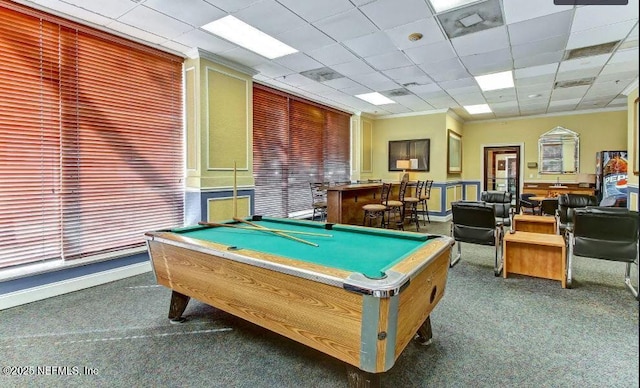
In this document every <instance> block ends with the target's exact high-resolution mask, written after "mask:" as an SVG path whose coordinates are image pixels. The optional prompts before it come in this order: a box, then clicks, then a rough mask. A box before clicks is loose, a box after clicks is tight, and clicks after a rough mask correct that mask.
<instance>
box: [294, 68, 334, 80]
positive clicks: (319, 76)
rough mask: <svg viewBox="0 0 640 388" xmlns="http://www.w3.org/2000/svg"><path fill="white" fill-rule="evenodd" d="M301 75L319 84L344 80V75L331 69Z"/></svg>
mask: <svg viewBox="0 0 640 388" xmlns="http://www.w3.org/2000/svg"><path fill="white" fill-rule="evenodd" d="M300 74H301V75H303V76H305V77H307V78H311V79H312V80H314V81H318V82H324V81H330V80H332V79H336V78H344V75H342V74H340V73H337V72H336V71H334V70H333V69H331V68H329V67H321V68H319V69H312V70H307V71H303V72H302V73H300Z"/></svg>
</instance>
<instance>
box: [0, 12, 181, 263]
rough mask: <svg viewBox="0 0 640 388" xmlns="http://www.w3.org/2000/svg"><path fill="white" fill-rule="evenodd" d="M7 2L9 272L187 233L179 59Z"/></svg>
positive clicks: (4, 73)
mask: <svg viewBox="0 0 640 388" xmlns="http://www.w3.org/2000/svg"><path fill="white" fill-rule="evenodd" d="M3 4H4V2H0V47H1V48H2V52H3V55H2V56H0V83H2V85H1V88H0V142H1V143H0V144H1V147H2V148H1V149H0V152H1V153H0V161H1V162H2V169H0V182H1V183H0V209H2V213H1V215H0V228H2V229H3V231H9V234H10V235H13V238H12V237H5V234H2V235H1V236H0V252H1V253H0V266H7V265H12V264H19V263H26V262H32V261H36V260H46V259H51V258H59V257H61V258H65V259H71V258H77V257H84V256H87V255H91V254H96V253H102V252H107V251H113V250H117V249H121V248H123V247H131V246H140V245H142V244H143V242H144V238H143V235H144V232H145V231H148V230H154V229H160V228H166V227H169V226H174V225H179V224H181V223H182V218H183V195H184V189H183V184H182V176H183V171H182V169H183V162H182V160H183V150H182V96H181V89H182V86H181V85H182V80H181V74H182V63H181V59H180V58H177V57H173V56H168V55H167V54H165V53H160V52H158V53H154V52H153V50H150V49H149V48H146V47H143V46H140V48H139V49H137V48H136V47H133V46H132V45H131V44H130V43H126V44H123V42H121V41H119V38H114V40H110V39H105V34H104V33H96V34H93V33H92V32H91V31H90V30H89V29H88V28H87V27H79V28H73V26H70V25H69V22H65V23H63V24H64V25H62V24H57V23H55V22H50V21H48V19H53V20H55V18H54V17H50V16H49V15H46V14H43V15H42V17H38V16H37V15H33V13H34V12H35V11H33V10H29V12H28V13H29V15H25V14H23V13H21V12H18V11H16V10H8V9H6V8H3V7H2V5H3ZM13 8H15V6H14V7H13ZM16 26H19V27H20V29H18V30H17V29H16ZM5 53H8V55H7V54H5ZM15 69H21V70H20V71H18V72H16V70H15ZM16 73H19V74H20V77H16ZM5 106H6V107H7V109H4V107H5ZM5 143H6V144H7V147H5ZM11 179H13V181H11ZM8 209H11V211H8ZM27 235H28V236H29V237H28V238H25V236H27ZM5 247H8V248H10V250H8V251H7V250H5ZM43 247H46V249H45V248H43Z"/></svg>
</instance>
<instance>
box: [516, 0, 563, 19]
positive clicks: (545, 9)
mask: <svg viewBox="0 0 640 388" xmlns="http://www.w3.org/2000/svg"><path fill="white" fill-rule="evenodd" d="M503 6H504V17H505V19H506V23H508V24H511V23H517V22H521V21H523V20H529V19H534V18H537V17H540V16H545V15H550V14H553V13H557V12H563V11H568V10H572V9H573V6H572V5H555V4H554V3H553V1H531V0H508V1H503Z"/></svg>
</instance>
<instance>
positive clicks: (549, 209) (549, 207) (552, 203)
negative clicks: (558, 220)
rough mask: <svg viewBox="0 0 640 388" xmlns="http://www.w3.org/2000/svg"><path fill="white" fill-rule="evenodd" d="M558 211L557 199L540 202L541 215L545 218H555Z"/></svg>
mask: <svg viewBox="0 0 640 388" xmlns="http://www.w3.org/2000/svg"><path fill="white" fill-rule="evenodd" d="M556 210H558V199H557V198H546V199H543V200H542V201H540V214H541V215H543V216H555V215H556Z"/></svg>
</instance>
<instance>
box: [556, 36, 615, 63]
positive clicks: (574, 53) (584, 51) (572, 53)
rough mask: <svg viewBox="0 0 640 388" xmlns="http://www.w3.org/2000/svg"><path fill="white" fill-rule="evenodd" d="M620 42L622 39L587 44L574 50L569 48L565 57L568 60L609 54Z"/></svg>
mask: <svg viewBox="0 0 640 388" xmlns="http://www.w3.org/2000/svg"><path fill="white" fill-rule="evenodd" d="M618 43H620V41H619V40H616V41H615V42H609V43H602V44H597V45H595V46H587V47H580V48H576V49H573V50H567V52H566V53H565V54H564V59H565V60H568V59H575V58H583V57H592V56H594V55H600V54H608V53H610V52H613V49H614V48H616V46H617V45H618Z"/></svg>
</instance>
